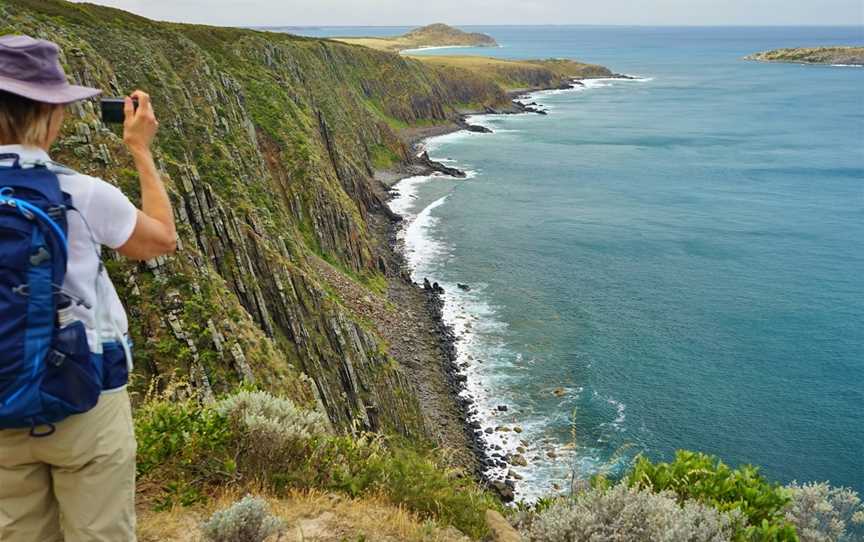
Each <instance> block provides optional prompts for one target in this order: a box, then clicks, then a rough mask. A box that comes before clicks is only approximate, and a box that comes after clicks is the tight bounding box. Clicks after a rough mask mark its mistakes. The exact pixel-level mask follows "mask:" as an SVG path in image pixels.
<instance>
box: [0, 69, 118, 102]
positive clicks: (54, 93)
mask: <svg viewBox="0 0 864 542" xmlns="http://www.w3.org/2000/svg"><path fill="white" fill-rule="evenodd" d="M0 90H3V91H6V92H9V93H11V94H15V95H16V96H22V97H24V98H29V99H31V100H34V101H37V102H42V103H47V104H55V105H63V104H70V103H73V102H78V101H81V100H86V99H88V98H92V97H94V96H98V95H99V94H101V93H102V91H101V90H99V89H97V88H90V87H81V86H78V85H69V84H61V85H44V84H38V83H28V82H26V81H19V80H17V79H10V78H8V77H3V76H2V75H0Z"/></svg>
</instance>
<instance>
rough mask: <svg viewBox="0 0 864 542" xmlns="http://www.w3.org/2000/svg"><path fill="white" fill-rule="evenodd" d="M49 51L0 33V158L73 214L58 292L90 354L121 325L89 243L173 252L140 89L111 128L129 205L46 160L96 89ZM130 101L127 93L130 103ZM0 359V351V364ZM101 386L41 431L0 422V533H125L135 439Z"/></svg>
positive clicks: (11, 541)
mask: <svg viewBox="0 0 864 542" xmlns="http://www.w3.org/2000/svg"><path fill="white" fill-rule="evenodd" d="M58 55H59V48H58V47H57V46H56V45H55V44H53V43H50V42H47V41H43V40H36V39H33V38H30V37H27V36H5V37H2V38H0V158H2V157H3V155H5V158H7V159H9V158H10V156H11V157H12V158H11V160H12V161H14V162H16V163H15V167H19V168H39V167H43V168H44V167H45V166H47V170H53V172H54V173H55V174H56V178H57V180H59V185H60V188H61V189H62V191H63V192H64V193H66V194H68V195H69V196H71V200H72V201H71V203H72V205H73V206H74V208H75V209H77V213H76V212H67V213H66V221H67V223H68V226H67V228H68V230H67V239H68V251H67V252H66V254H67V255H68V256H67V257H68V260H67V265H66V274H65V279H64V281H63V285H62V292H64V293H68V295H69V296H70V297H71V298H74V299H78V300H80V302H79V303H77V304H74V305H72V307H71V308H70V309H69V310H70V311H72V313H73V314H72V316H73V317H74V318H76V319H77V320H80V321H81V322H83V324H84V325H83V327H84V329H85V330H86V333H84V332H82V337H85V336H86V341H87V342H88V343H89V347H90V350H91V351H93V352H97V351H98V352H102V350H101V347H100V345H99V344H95V343H97V342H99V341H101V338H103V337H106V336H112V337H113V336H116V335H115V332H119V333H120V334H125V333H126V332H127V329H128V324H127V318H126V313H125V310H124V308H123V305H122V303H121V302H120V299H119V297H118V296H117V293H116V291H115V289H114V286H113V285H112V284H111V280H110V278H109V277H108V275H107V274H106V273H104V271H103V268H102V266H101V263H100V262H99V257H98V252H97V251H96V250H94V245H93V243H94V241H95V242H96V243H98V245H105V246H108V247H109V248H112V249H116V250H117V251H118V252H119V253H120V254H122V255H124V256H126V257H128V258H132V259H136V260H144V259H150V258H154V257H156V256H160V255H163V254H169V253H171V252H173V251H174V250H175V247H176V231H175V227H174V218H173V213H172V210H171V203H170V200H169V199H168V195H167V193H166V191H165V187H164V186H163V184H162V181H161V179H160V177H159V174H158V172H157V170H156V166H155V164H154V161H153V156H152V154H151V151H150V145H151V143H152V141H153V138H154V136H155V135H156V131H157V128H158V122H157V121H156V118H155V116H154V113H153V108H152V105H151V102H150V97H149V96H148V95H147V94H145V93H144V92H141V91H136V92H134V93H133V94H132V95H131V97H127V98H126V99H125V123H124V125H123V141H124V143H125V144H126V147H127V149H128V150H129V153H130V154H131V155H132V158H133V159H134V162H135V166H136V168H137V170H138V174H139V176H140V183H141V209H136V208H135V206H134V205H133V204H132V203H131V202H130V201H129V199H128V198H127V197H126V196H124V195H123V193H122V192H121V191H120V190H119V189H117V188H116V187H114V186H113V185H110V184H108V183H106V182H105V181H103V180H101V179H97V178H93V177H88V176H86V175H81V174H78V173H75V172H72V171H70V170H68V169H65V168H62V167H57V166H54V165H53V164H52V163H51V161H50V158H49V155H48V150H49V149H50V148H51V145H52V144H53V143H54V141H55V140H56V139H57V137H58V134H59V133H60V128H61V125H62V123H63V118H64V105H66V104H69V103H72V102H76V101H79V100H84V99H87V98H92V97H94V96H96V95H97V94H99V92H100V91H99V90H96V89H91V88H86V87H78V86H73V85H69V84H68V82H67V81H66V76H65V74H64V72H63V68H62V67H61V65H60V63H59V60H58ZM131 98H137V101H138V107H137V109H136V108H135V107H134V106H133V101H132V99H131ZM15 157H17V158H15ZM52 179H53V177H52ZM97 248H98V247H97ZM0 256H2V255H0ZM97 298H100V299H97ZM100 305H101V307H102V308H101V310H102V312H101V313H100V314H99V315H97V314H95V312H96V311H97V310H99V309H98V307H99V306H100ZM28 314H29V313H28ZM97 322H101V325H99V324H97ZM97 327H98V328H102V329H97ZM100 344H101V343H100ZM125 350H126V351H127V352H128V348H126V349H125ZM106 356H107V354H106ZM125 362H128V363H129V364H130V365H131V360H128V359H127V360H125ZM2 363H4V361H3V360H2V358H0V372H2V369H3V367H2ZM123 376H124V380H125V377H126V376H127V374H126V372H125V371H124V373H123ZM112 387H113V389H105V388H104V387H100V388H97V389H96V393H95V394H94V401H93V402H94V403H95V407H93V408H92V409H90V410H88V411H86V412H84V413H81V414H76V415H72V416H69V417H67V418H65V419H63V420H62V421H58V422H57V423H56V424H52V425H51V431H50V432H49V431H46V432H43V433H42V434H36V433H34V431H33V430H28V429H4V430H0V541H2V542H7V541H8V542H19V541H20V542H37V541H38V542H55V541H61V542H62V541H64V540H65V541H66V542H77V541H81V542H83V541H87V542H94V541H106V542H107V541H111V542H121V541H130V540H135V502H134V497H135V447H136V445H135V435H134V430H133V425H132V416H131V410H130V405H129V397H128V395H127V393H126V389H125V381H123V382H114V384H113V385H112ZM100 389H105V391H103V392H102V393H101V395H99V390H100Z"/></svg>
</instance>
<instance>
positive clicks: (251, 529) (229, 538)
mask: <svg viewBox="0 0 864 542" xmlns="http://www.w3.org/2000/svg"><path fill="white" fill-rule="evenodd" d="M283 529H284V526H283V523H282V521H281V520H279V519H278V518H276V517H273V516H271V515H270V512H269V511H268V509H267V503H266V502H264V501H263V500H262V499H257V498H255V497H252V496H249V495H247V496H246V497H244V498H243V499H242V500H240V501H238V502H236V503H234V504H232V505H231V506H230V507H228V508H226V509H225V510H220V511H219V512H216V513H215V514H213V515H212V516H211V517H210V519H209V520H207V521H206V522H205V523H204V524H203V525H202V526H201V532H202V534H203V535H204V540H206V541H207V542H264V540H266V539H267V538H268V537H270V536H272V535H275V534H278V533H280V532H281V531H282V530H283Z"/></svg>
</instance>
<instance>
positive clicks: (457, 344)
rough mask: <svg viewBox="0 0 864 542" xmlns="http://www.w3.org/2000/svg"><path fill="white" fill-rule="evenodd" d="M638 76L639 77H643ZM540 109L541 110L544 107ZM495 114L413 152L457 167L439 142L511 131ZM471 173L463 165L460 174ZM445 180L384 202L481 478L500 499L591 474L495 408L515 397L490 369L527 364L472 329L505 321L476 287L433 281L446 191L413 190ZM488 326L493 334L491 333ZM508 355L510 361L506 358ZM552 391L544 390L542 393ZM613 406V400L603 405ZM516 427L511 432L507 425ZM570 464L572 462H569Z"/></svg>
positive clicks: (586, 463)
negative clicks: (424, 195)
mask: <svg viewBox="0 0 864 542" xmlns="http://www.w3.org/2000/svg"><path fill="white" fill-rule="evenodd" d="M631 80H633V81H636V80H637V79H632V78H626V79H624V78H619V77H613V78H604V79H598V80H587V81H585V84H580V85H572V86H571V87H569V88H568V89H566V90H564V89H553V90H549V91H537V92H532V93H529V94H526V95H525V96H522V97H517V101H518V100H520V99H521V101H522V102H532V101H533V102H532V103H533V105H527V106H526V105H522V106H520V107H519V109H520V110H521V111H522V112H525V113H531V112H532V111H531V109H533V108H540V107H543V106H541V105H540V104H538V103H537V102H536V100H540V99H542V96H544V95H547V94H549V93H552V94H558V93H561V92H582V91H585V90H588V89H600V88H604V87H607V86H609V85H612V84H614V83H615V82H618V81H631ZM643 81H644V80H643ZM544 109H545V107H544ZM496 118H499V117H497V115H495V114H492V115H470V116H467V117H465V119H464V124H463V125H462V127H463V131H459V132H454V133H451V134H446V135H442V136H437V137H433V138H431V139H427V140H426V141H424V142H423V143H422V145H420V149H421V150H420V151H419V152H420V154H422V155H423V156H425V157H427V158H428V157H429V156H430V155H431V156H434V159H435V160H436V161H437V162H439V163H446V164H448V165H450V164H452V165H454V166H459V165H460V164H458V163H455V162H454V161H452V160H449V159H447V158H443V157H440V156H438V155H437V151H438V149H439V148H440V147H441V145H444V144H453V143H458V142H459V141H462V140H465V138H476V137H487V134H490V133H491V134H495V133H500V134H507V133H509V132H512V130H498V129H497V128H496V126H495V119H496ZM470 125H477V126H483V127H485V128H486V129H487V130H489V132H486V131H485V130H483V131H482V132H480V131H474V130H466V129H464V128H465V127H466V126H470ZM477 174H478V172H477V171H476V170H475V171H472V170H469V175H468V178H473V177H475V176H476V175H477ZM442 182H443V183H447V182H448V179H447V177H445V176H440V175H427V176H415V177H410V178H407V179H404V180H402V181H400V182H399V183H397V185H395V187H394V192H393V195H394V197H393V199H391V200H390V202H389V205H390V208H391V210H392V211H393V212H395V213H397V214H399V215H402V216H403V217H404V219H405V221H404V223H403V227H402V228H401V229H400V230H399V232H398V233H397V239H398V246H399V249H400V250H401V251H402V252H403V254H404V255H405V257H406V260H407V263H408V265H409V268H410V273H411V275H412V277H413V280H414V281H415V282H416V283H418V284H422V285H423V287H424V291H425V292H426V294H427V299H428V302H429V307H430V312H431V313H432V314H433V317H434V318H435V320H436V321H438V327H439V334H440V337H441V341H442V349H443V350H444V351H445V352H446V353H447V355H448V358H449V361H450V366H449V368H448V374H449V377H448V378H449V379H450V382H451V386H452V387H453V390H454V393H455V394H456V395H457V396H458V397H459V400H460V404H461V406H462V407H463V408H464V409H465V412H466V416H467V418H466V426H467V427H466V429H467V431H468V434H469V436H470V437H471V438H472V440H473V442H474V447H475V451H476V452H477V453H478V454H479V455H480V458H481V459H480V461H481V465H482V476H483V477H484V478H485V479H486V480H488V481H489V483H490V484H491V485H492V487H494V488H496V489H497V490H498V491H499V492H501V493H502V494H503V495H505V496H506V498H508V499H509V498H519V499H523V500H531V499H534V498H537V497H539V496H541V495H542V494H544V493H548V492H549V491H555V490H556V489H563V488H562V487H561V485H560V484H558V485H557V487H556V486H554V485H550V480H552V479H557V480H563V479H566V478H567V476H568V473H569V472H570V471H571V469H573V468H577V469H579V470H581V471H583V472H591V471H593V470H595V469H596V468H597V464H596V461H597V460H596V459H592V458H591V457H590V454H588V455H583V456H582V457H577V455H576V449H575V448H574V446H572V443H564V442H556V441H555V440H553V439H550V438H548V437H547V436H544V435H543V432H544V431H543V427H544V425H545V421H544V419H543V418H542V416H539V417H538V416H537V415H536V414H527V413H526V412H520V411H518V410H517V409H514V410H513V411H511V409H510V408H509V407H505V408H503V409H502V408H501V406H502V405H501V403H502V402H508V403H512V404H514V405H516V406H518V405H519V403H520V400H519V398H518V397H514V398H505V397H501V396H499V395H497V394H496V393H495V392H494V391H493V390H494V389H495V380H496V378H498V376H497V375H496V372H497V371H496V368H497V367H499V366H501V364H502V363H503V364H508V365H511V366H512V365H514V364H524V365H530V364H531V363H533V360H532V361H525V360H522V359H521V354H514V353H513V352H511V351H509V350H508V349H507V346H506V344H504V342H503V341H502V342H500V343H499V344H498V345H491V344H485V343H484V341H483V340H480V338H479V336H478V331H483V332H484V335H485V336H486V337H488V336H489V334H490V332H491V333H492V334H494V335H497V336H498V337H499V338H501V337H504V336H505V335H506V324H504V323H503V322H501V321H500V320H498V319H497V318H496V314H495V313H496V309H495V308H494V307H491V306H489V304H488V303H486V302H485V301H484V300H483V297H484V294H483V290H484V289H485V287H484V285H483V284H475V285H474V286H473V287H470V288H467V289H466V288H462V287H460V283H459V282H454V283H452V284H450V283H446V284H439V283H438V282H435V280H434V277H435V266H436V264H440V263H441V262H446V261H448V260H449V258H451V257H452V256H451V254H450V251H449V248H448V246H447V244H446V242H445V241H443V240H440V239H438V238H437V237H436V236H435V235H434V230H435V229H436V225H437V224H438V221H439V219H438V217H436V216H435V212H436V209H438V208H439V207H441V206H442V205H444V204H445V203H446V200H447V198H448V195H446V194H445V195H443V196H440V197H438V198H436V199H434V201H432V202H431V203H429V204H428V205H425V206H423V204H420V206H419V207H418V193H419V191H421V190H422V189H423V186H424V185H426V184H427V183H442ZM493 329H494V331H492V330H493ZM508 359H511V360H514V361H507V360H508ZM562 390H563V392H562V393H563V395H562V397H564V398H571V399H572V398H573V397H578V395H579V394H581V392H582V389H581V388H579V389H572V388H562ZM552 391H553V390H550V393H551V392H552ZM610 404H613V403H610ZM614 404H615V405H617V406H616V408H617V409H618V413H617V414H616V416H615V418H616V420H615V421H616V422H622V421H623V410H624V408H625V407H624V405H622V404H618V403H614ZM515 429H518V430H515ZM577 463H578V466H576V465H577Z"/></svg>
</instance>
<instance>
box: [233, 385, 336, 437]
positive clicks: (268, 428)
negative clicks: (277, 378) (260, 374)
mask: <svg viewBox="0 0 864 542" xmlns="http://www.w3.org/2000/svg"><path fill="white" fill-rule="evenodd" d="M216 409H217V410H218V411H219V413H221V414H222V415H224V416H227V417H228V418H229V419H231V420H233V421H238V422H240V423H241V424H242V425H243V426H244V427H245V428H246V429H248V430H249V431H250V432H253V433H259V434H260V435H261V436H262V437H267V436H270V435H273V436H274V437H275V438H277V439H281V440H284V441H288V440H296V439H308V438H310V437H313V436H318V435H323V434H325V433H327V430H328V425H327V419H326V418H325V417H324V415H323V414H321V413H320V412H317V411H314V410H306V409H303V408H299V407H297V406H296V405H295V404H294V403H293V402H291V400H290V399H286V398H283V397H274V396H273V395H270V394H269V393H266V392H262V391H252V392H250V391H241V392H239V393H237V394H234V395H232V396H230V397H227V398H226V399H223V400H222V401H220V402H219V403H218V404H217V405H216Z"/></svg>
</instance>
